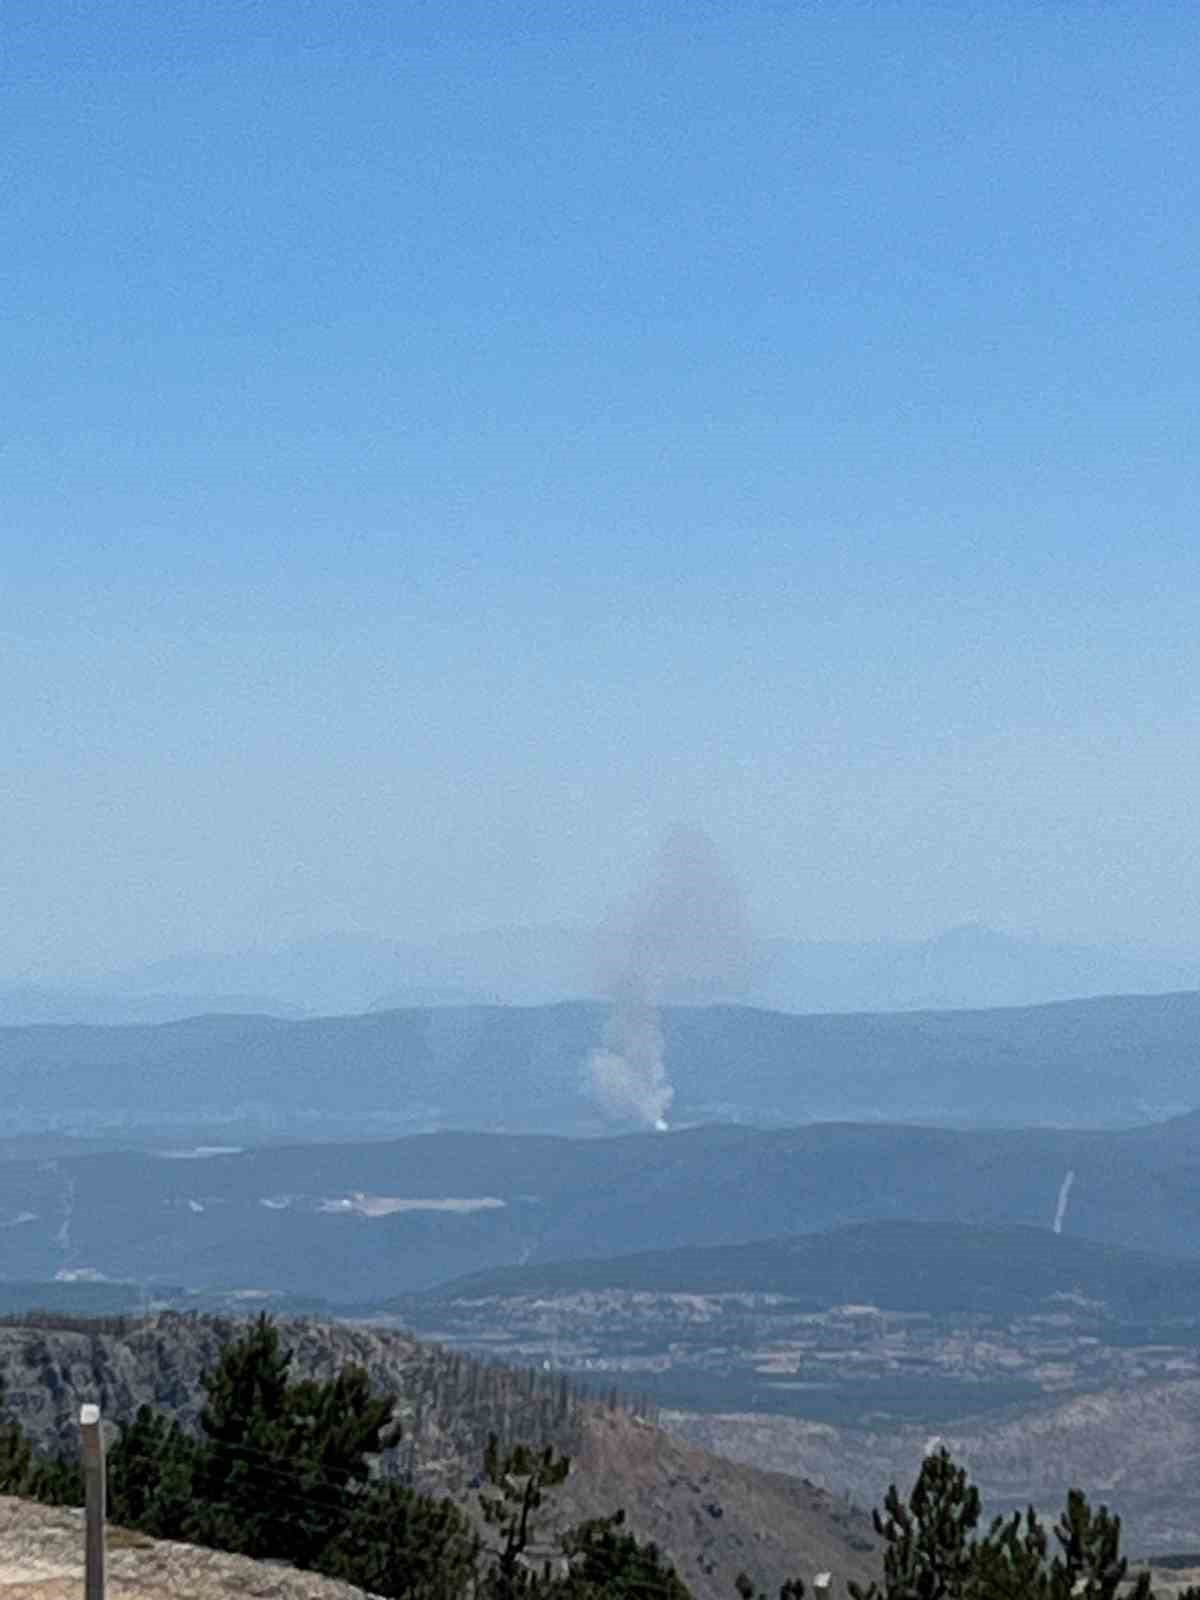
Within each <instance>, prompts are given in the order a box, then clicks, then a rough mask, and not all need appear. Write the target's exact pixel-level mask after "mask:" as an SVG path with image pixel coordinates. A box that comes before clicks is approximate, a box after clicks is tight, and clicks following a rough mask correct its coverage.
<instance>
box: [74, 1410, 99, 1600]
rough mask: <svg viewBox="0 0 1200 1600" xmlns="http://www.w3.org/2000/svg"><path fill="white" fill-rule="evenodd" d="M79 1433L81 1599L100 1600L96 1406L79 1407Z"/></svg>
mask: <svg viewBox="0 0 1200 1600" xmlns="http://www.w3.org/2000/svg"><path fill="white" fill-rule="evenodd" d="M79 1436H80V1444H81V1446H82V1450H83V1484H84V1489H85V1490H86V1504H87V1541H86V1545H85V1552H86V1554H85V1566H84V1585H83V1593H84V1600H104V1430H103V1428H102V1427H101V1425H100V1407H99V1406H84V1407H83V1409H82V1410H81V1411H80V1413H79Z"/></svg>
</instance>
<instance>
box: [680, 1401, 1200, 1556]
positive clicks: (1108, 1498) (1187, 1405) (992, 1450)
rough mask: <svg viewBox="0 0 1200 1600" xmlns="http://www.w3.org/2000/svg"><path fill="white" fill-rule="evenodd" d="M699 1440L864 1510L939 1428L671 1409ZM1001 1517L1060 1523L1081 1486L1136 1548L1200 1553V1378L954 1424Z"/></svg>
mask: <svg viewBox="0 0 1200 1600" xmlns="http://www.w3.org/2000/svg"><path fill="white" fill-rule="evenodd" d="M663 1421H664V1424H665V1425H666V1426H667V1427H668V1428H670V1429H671V1430H672V1431H674V1432H676V1433H677V1434H678V1435H679V1436H680V1437H681V1438H686V1439H687V1440H689V1441H690V1442H691V1443H693V1444H700V1445H704V1446H705V1447H706V1448H708V1449H710V1450H714V1451H718V1452H720V1453H721V1454H723V1455H727V1456H729V1457H730V1458H731V1459H732V1460H738V1461H753V1462H755V1463H756V1464H757V1465H759V1466H763V1467H772V1468H774V1469H776V1470H777V1471H781V1472H794V1473H803V1474H805V1476H806V1477H808V1478H811V1479H812V1480H814V1481H815V1482H817V1483H820V1484H823V1485H826V1486H827V1487H829V1488H830V1489H831V1490H837V1491H841V1492H843V1493H845V1492H849V1493H850V1494H852V1495H853V1496H854V1497H855V1498H856V1499H857V1500H858V1501H859V1502H860V1503H863V1504H871V1503H872V1502H874V1501H877V1500H878V1498H879V1494H880V1487H881V1485H884V1484H886V1483H887V1482H889V1481H895V1482H897V1483H899V1484H900V1485H901V1486H904V1487H907V1486H908V1485H909V1484H910V1483H911V1482H912V1481H913V1479H914V1478H915V1476H916V1473H917V1471H918V1469H919V1467H920V1462H921V1457H922V1455H923V1453H924V1451H925V1450H926V1448H927V1446H928V1443H929V1430H928V1429H922V1428H918V1427H898V1428H889V1429H886V1430H882V1429H881V1430H871V1429H856V1428H835V1427H830V1426H828V1425H826V1424H824V1423H816V1422H806V1421H803V1420H800V1419H797V1418H792V1417H781V1416H732V1415H730V1416H699V1415H696V1414H690V1413H682V1412H675V1413H667V1414H665V1415H664V1418H663ZM939 1437H940V1439H941V1441H942V1442H943V1443H944V1444H945V1445H946V1447H947V1449H948V1450H950V1452H951V1454H952V1455H953V1456H954V1457H955V1459H956V1460H958V1461H960V1462H961V1463H962V1464H963V1465H965V1466H966V1467H967V1468H968V1470H969V1471H970V1473H971V1476H972V1478H973V1479H974V1480H975V1482H976V1483H977V1484H978V1485H979V1488H980V1490H981V1492H982V1494H983V1496H984V1502H985V1505H986V1507H987V1508H988V1509H989V1510H996V1511H999V1510H1003V1509H1005V1508H1008V1507H1017V1506H1023V1505H1027V1504H1030V1503H1032V1504H1034V1505H1036V1506H1037V1507H1038V1508H1039V1509H1040V1510H1042V1511H1043V1512H1045V1513H1046V1514H1048V1515H1050V1516H1057V1514H1058V1512H1059V1510H1061V1508H1062V1505H1063V1503H1064V1501H1065V1499H1066V1491H1067V1489H1068V1488H1069V1487H1072V1486H1076V1487H1079V1488H1081V1489H1083V1490H1084V1491H1085V1492H1086V1493H1087V1494H1088V1496H1089V1497H1090V1498H1092V1499H1093V1500H1096V1501H1103V1502H1104V1503H1106V1504H1108V1505H1109V1506H1111V1507H1112V1508H1113V1509H1114V1510H1116V1511H1118V1512H1119V1513H1120V1515H1121V1518H1122V1521H1123V1523H1124V1525H1125V1528H1126V1532H1127V1544H1128V1548H1129V1549H1131V1550H1133V1551H1141V1552H1146V1553H1154V1552H1162V1553H1165V1552H1167V1551H1200V1381H1197V1380H1194V1379H1193V1380H1187V1381H1182V1382H1172V1383H1154V1384H1139V1385H1134V1386H1132V1387H1130V1388H1123V1389H1119V1390H1117V1389H1108V1390H1102V1391H1100V1392H1098V1393H1094V1394H1085V1395H1076V1396H1073V1397H1072V1398H1071V1399H1069V1400H1065V1401H1063V1402H1062V1403H1061V1404H1059V1405H1056V1406H1047V1407H1039V1408H1038V1409H1037V1410H1036V1411H1031V1412H1023V1413H1021V1414H1019V1415H1016V1416H1009V1417H1007V1418H1002V1417H991V1418H988V1419H987V1420H986V1421H984V1420H980V1421H978V1422H971V1421H965V1422H961V1423H954V1424H952V1425H950V1426H949V1427H947V1428H945V1429H944V1430H943V1431H942V1432H941V1433H940V1435H939Z"/></svg>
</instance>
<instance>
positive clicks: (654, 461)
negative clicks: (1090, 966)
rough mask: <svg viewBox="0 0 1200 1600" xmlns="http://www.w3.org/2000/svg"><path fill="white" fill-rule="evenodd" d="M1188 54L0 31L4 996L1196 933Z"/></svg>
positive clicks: (1132, 18) (339, 29)
mask: <svg viewBox="0 0 1200 1600" xmlns="http://www.w3.org/2000/svg"><path fill="white" fill-rule="evenodd" d="M1198 43H1200V18H1198V17H1197V14H1196V12H1195V9H1194V7H1191V6H1189V5H1170V4H1143V5H1138V6H1134V5H1132V4H1130V5H1119V4H1106V5H1100V4H1088V3H1083V4H1070V5H1068V4H1062V5H1055V4H1023V5H1022V4H1011V5H1009V4H1002V3H995V4H988V5H976V6H972V5H969V4H964V5H954V6H951V5H942V4H925V5H921V4H915V3H914V4H908V5H903V6H902V5H898V4H897V5H887V4H875V5H868V4H850V3H845V4H812V5H804V4H791V5H776V4H758V3H753V0H750V3H741V4H737V5H733V4H720V3H712V4H705V3H702V0H690V3H686V4H685V3H678V4H676V3H671V4H660V5H637V6H634V5H625V4H619V3H617V4H606V5H598V4H597V5H578V4H568V3H558V4H545V5H543V4H526V5H521V4H482V3H471V0H465V3H462V4H459V5H456V6H453V7H446V6H434V5H424V4H416V3H412V4H403V3H401V4H396V5H382V4H378V5H377V4H367V3H359V4H338V3H334V0H325V3H322V4H308V3H302V0H294V3H284V0H280V3H278V4H271V5H264V4H254V3H221V0H207V3H203V4H201V3H196V4H175V3H171V0H164V3H161V4H157V5H153V6H151V5H144V4H143V5H135V4H128V3H126V4H122V3H119V0H109V3H107V4H103V5H101V4H89V3H80V0H74V3H67V0H64V4H62V5H60V6H54V7H48V6H46V5H44V4H35V3H30V0H10V4H8V5H7V6H6V7H5V10H4V16H3V19H0V48H2V52H3V83H4V97H3V102H4V111H3V116H4V120H5V124H6V127H5V137H4V140H3V147H4V154H3V157H2V159H3V163H4V169H3V181H4V193H5V205H4V208H3V217H2V220H0V228H2V230H3V233H2V237H0V244H2V249H0V285H2V287H3V300H4V307H5V316H4V324H3V327H4V348H5V356H4V361H3V363H2V369H3V373H2V376H0V385H2V387H0V394H2V395H3V414H2V416H0V517H2V519H3V564H2V569H0V578H2V582H3V595H4V600H5V605H4V618H5V627H4V637H3V643H2V645H0V671H2V673H3V678H4V681H5V684H6V692H5V694H4V696H3V710H2V711H0V732H2V734H3V750H4V752H5V754H4V771H3V783H2V785H0V837H2V838H3V840H4V846H3V854H2V855H0V889H2V890H3V893H4V900H5V904H6V907H7V913H8V914H7V916H6V918H5V922H4V924H3V925H2V929H3V931H2V933H0V976H3V975H6V974H7V975H12V976H38V975H41V976H46V975H51V974H54V973H59V972H62V973H66V972H70V971H73V970H76V969H78V970H84V969H93V970H102V969H104V968H106V967H115V966H120V965H125V964H128V963H130V962H134V961H138V960H143V959H151V958H153V957H155V956H159V955H165V954H168V953H170V952H171V951H173V950H176V949H180V948H192V947H200V948H222V947H228V946H236V945H241V944H252V943H257V942H268V941H272V940H275V939H282V938H290V937H297V936H302V935H305V934H309V933H314V932H317V931H321V930H326V929H353V930H361V931H366V932H371V933H380V934H385V935H392V934H394V935H395V936H397V937H404V938H407V937H417V936H421V935H422V934H424V933H431V932H432V933H436V932H440V931H450V930H454V929H460V928H470V927H478V926H488V925H492V924H503V923H509V922H521V923H525V922H536V921H542V920H560V919H561V920H570V921H581V922H582V921H589V920H593V919H595V918H596V917H597V916H598V915H600V913H601V912H602V910H603V908H604V906H605V904H606V903H607V902H608V900H610V899H611V897H612V896H613V895H614V894H615V893H619V892H621V891H622V890H624V889H625V887H626V886H627V884H628V883H629V881H630V879H631V877H636V875H637V873H638V871H639V868H640V865H641V863H643V862H644V861H645V859H646V858H647V856H648V855H649V854H650V853H651V852H652V851H653V849H654V847H655V844H656V842H657V840H658V839H659V838H661V836H662V835H663V833H664V831H665V830H666V829H668V828H669V827H670V826H671V825H672V824H673V823H675V822H678V821H682V822H685V823H687V824H691V825H698V826H701V827H703V828H705V829H706V830H707V831H708V832H709V833H710V835H711V836H712V838H713V840H714V842H715V843H716V845H717V847H718V849H719V850H720V851H721V852H722V853H723V855H724V856H725V858H726V860H727V861H728V863H729V865H730V868H731V870H732V871H733V872H734V873H735V874H736V876H737V877H738V879H739V881H740V882H741V883H742V885H743V887H744V889H745V893H746V895H747V899H748V903H749V906H750V908H751V913H752V916H753V919H754V921H755V924H756V926H758V927H759V928H761V929H762V930H763V931H764V932H770V933H781V932H790V933H794V934H796V935H797V936H802V937H814V938H819V937H824V936H829V937H844V936H856V935H874V934H882V933H895V934H901V935H921V934H926V933H931V932H934V931H936V930H937V929H939V928H942V927H945V926H947V925H950V924H953V923H956V922H961V921H964V920H968V919H978V920H981V921H985V922H989V923H992V924H996V925H1000V926H1005V927H1010V928H1014V929H1019V930H1028V931H1038V932H1043V933H1046V934H1048V935H1052V936H1066V935H1071V936H1080V935H1082V936H1088V937H1096V938H1101V937H1109V936H1112V935H1117V934H1127V935H1131V936H1140V937H1147V938H1152V939H1156V940H1162V941H1164V942H1169V941H1174V940H1188V941H1190V940H1193V939H1194V937H1195V935H1196V932H1197V927H1196V905H1197V891H1198V890H1200V869H1198V866H1197V857H1196V850H1195V836H1196V828H1195V822H1194V817H1193V813H1194V810H1195V807H1194V804H1193V796H1194V794H1195V792H1196V789H1197V786H1198V780H1200V758H1198V755H1197V750H1198V748H1200V747H1198V744H1197V733H1198V731H1200V727H1198V724H1200V717H1198V715H1197V695H1196V687H1195V686H1196V684H1197V682H1198V681H1200V647H1198V645H1197V637H1198V632H1200V630H1198V629H1197V626H1196V620H1195V619H1196V616H1197V614H1198V610H1197V601H1198V600H1200V582H1198V578H1200V563H1198V560H1197V548H1196V546H1197V540H1196V506H1197V477H1198V471H1197V459H1198V458H1197V450H1196V443H1195V432H1196V428H1195V419H1196V417H1197V415H1198V414H1200V407H1198V405H1197V400H1198V398H1200V397H1198V395H1197V388H1198V387H1200V378H1198V374H1200V359H1198V358H1200V335H1198V322H1197V309H1198V307H1197V284H1198V282H1200V275H1198V273H1197V263H1198V260H1200V248H1198V247H1200V204H1198V200H1200V196H1198V194H1197V188H1198V179H1197V173H1198V172H1200V162H1198V160H1197V157H1198V155H1200V150H1198V140H1197V132H1198V118H1197V111H1196V103H1195V83H1196V81H1197V77H1198V74H1200V49H1198Z"/></svg>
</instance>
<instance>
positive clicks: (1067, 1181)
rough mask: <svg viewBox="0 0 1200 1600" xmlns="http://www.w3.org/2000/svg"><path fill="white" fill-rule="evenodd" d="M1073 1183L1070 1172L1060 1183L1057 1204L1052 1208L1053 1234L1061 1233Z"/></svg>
mask: <svg viewBox="0 0 1200 1600" xmlns="http://www.w3.org/2000/svg"><path fill="white" fill-rule="evenodd" d="M1074 1182H1075V1173H1074V1171H1073V1170H1072V1171H1071V1172H1068V1173H1067V1175H1066V1177H1065V1178H1064V1179H1063V1181H1062V1186H1061V1188H1060V1189H1059V1191H1058V1204H1057V1205H1056V1206H1055V1208H1054V1231H1055V1233H1061V1232H1062V1225H1063V1219H1064V1218H1065V1217H1066V1214H1067V1201H1068V1200H1069V1199H1070V1197H1071V1185H1072V1184H1073V1183H1074Z"/></svg>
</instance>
